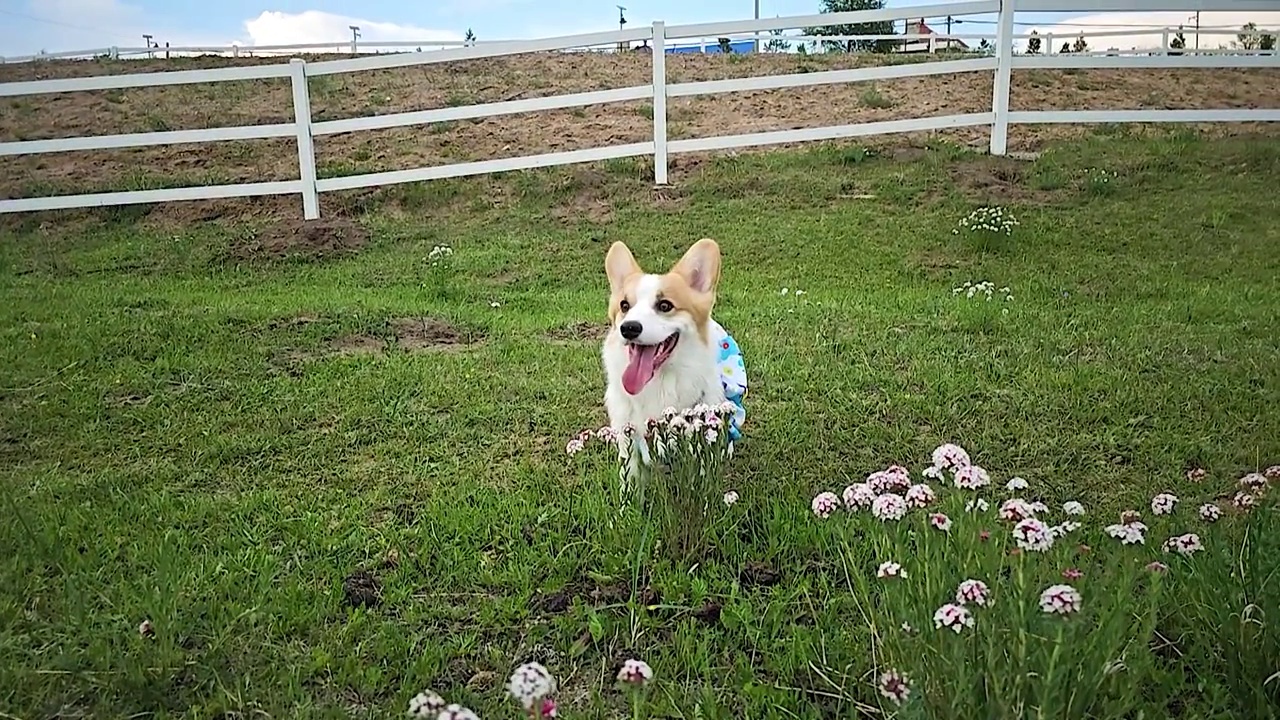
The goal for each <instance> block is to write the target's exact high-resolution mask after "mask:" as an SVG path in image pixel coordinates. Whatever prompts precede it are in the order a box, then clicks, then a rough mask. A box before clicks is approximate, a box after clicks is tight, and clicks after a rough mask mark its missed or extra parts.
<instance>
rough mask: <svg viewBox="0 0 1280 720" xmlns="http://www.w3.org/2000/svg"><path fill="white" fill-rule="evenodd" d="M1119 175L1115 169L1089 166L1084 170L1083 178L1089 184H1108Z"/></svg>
mask: <svg viewBox="0 0 1280 720" xmlns="http://www.w3.org/2000/svg"><path fill="white" fill-rule="evenodd" d="M1118 177H1120V175H1119V173H1117V172H1116V171H1115V170H1104V169H1102V168H1089V169H1087V170H1085V171H1084V180H1085V182H1087V183H1089V184H1090V185H1095V186H1097V185H1110V184H1111V181H1112V180H1115V179H1116V178H1118Z"/></svg>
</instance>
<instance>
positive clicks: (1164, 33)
mask: <svg viewBox="0 0 1280 720" xmlns="http://www.w3.org/2000/svg"><path fill="white" fill-rule="evenodd" d="M1160 54H1161V55H1168V54H1169V28H1165V29H1164V30H1161V31H1160Z"/></svg>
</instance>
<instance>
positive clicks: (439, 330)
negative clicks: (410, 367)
mask: <svg viewBox="0 0 1280 720" xmlns="http://www.w3.org/2000/svg"><path fill="white" fill-rule="evenodd" d="M391 329H392V330H393V331H395V337H396V344H397V345H399V346H400V347H401V348H404V349H405V350H410V351H412V350H427V349H431V348H445V347H456V346H458V345H470V344H471V343H473V342H475V341H476V340H477V339H478V338H476V337H475V336H474V335H473V334H471V333H467V332H465V331H463V330H461V329H459V328H457V327H455V326H453V325H451V324H449V323H447V322H445V321H444V320H441V319H439V318H431V317H414V318H396V319H394V320H392V321H391Z"/></svg>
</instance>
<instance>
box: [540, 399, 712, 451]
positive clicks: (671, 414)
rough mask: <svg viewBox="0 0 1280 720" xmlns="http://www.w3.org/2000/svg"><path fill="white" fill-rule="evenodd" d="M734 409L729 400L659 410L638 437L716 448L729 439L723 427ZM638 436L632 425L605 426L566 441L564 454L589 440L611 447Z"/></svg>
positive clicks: (582, 445)
mask: <svg viewBox="0 0 1280 720" xmlns="http://www.w3.org/2000/svg"><path fill="white" fill-rule="evenodd" d="M736 410H737V406H736V405H734V404H733V403H731V402H728V401H726V402H723V403H721V404H719V405H714V406H713V405H706V404H699V405H695V406H693V407H691V408H686V409H684V410H676V409H675V408H667V409H666V410H663V411H662V416H661V417H657V418H652V419H650V420H649V422H648V423H647V425H646V427H645V428H644V432H643V433H642V435H641V436H642V437H644V438H654V439H664V438H665V439H667V440H670V439H674V438H679V437H686V438H692V437H694V436H700V437H701V438H702V439H703V440H705V441H706V443H707V444H708V445H715V444H717V443H718V442H720V441H721V440H722V439H724V438H727V437H728V434H727V432H726V428H727V427H728V423H729V421H730V419H731V418H732V417H733V413H734V412H735V411H736ZM637 433H639V429H638V428H636V427H635V426H633V425H626V426H624V427H621V428H615V427H610V426H607V425H606V426H605V427H602V428H599V429H597V430H583V431H581V432H579V433H578V434H577V435H576V436H574V437H573V438H572V439H571V440H569V442H568V443H567V444H566V445H565V452H566V453H568V454H569V455H577V454H578V453H580V452H582V451H583V450H584V449H586V447H587V444H588V443H590V442H591V441H592V440H598V441H600V442H602V443H605V444H610V445H612V444H615V443H617V442H618V440H619V439H620V438H624V437H625V438H631V437H635V436H636V435H637Z"/></svg>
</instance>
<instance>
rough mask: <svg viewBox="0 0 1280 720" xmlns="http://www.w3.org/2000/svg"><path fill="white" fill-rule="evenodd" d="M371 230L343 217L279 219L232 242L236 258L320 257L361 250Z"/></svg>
mask: <svg viewBox="0 0 1280 720" xmlns="http://www.w3.org/2000/svg"><path fill="white" fill-rule="evenodd" d="M368 242H369V231H368V230H366V229H365V228H364V227H362V226H360V225H357V224H356V223H353V222H351V221H350V220H343V219H340V218H338V219H321V220H280V221H278V222H275V223H272V224H271V225H268V226H267V227H265V228H263V229H261V230H259V231H257V232H255V233H253V235H252V236H250V237H247V238H245V239H243V240H241V241H239V242H237V243H235V244H233V245H232V247H231V250H230V255H231V257H232V258H233V259H236V260H281V259H285V258H305V259H308V260H321V259H324V258H329V257H340V256H343V255H350V254H353V253H355V252H358V251H359V250H360V249H361V248H363V247H364V246H365V245H366V244H367V243H368Z"/></svg>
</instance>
